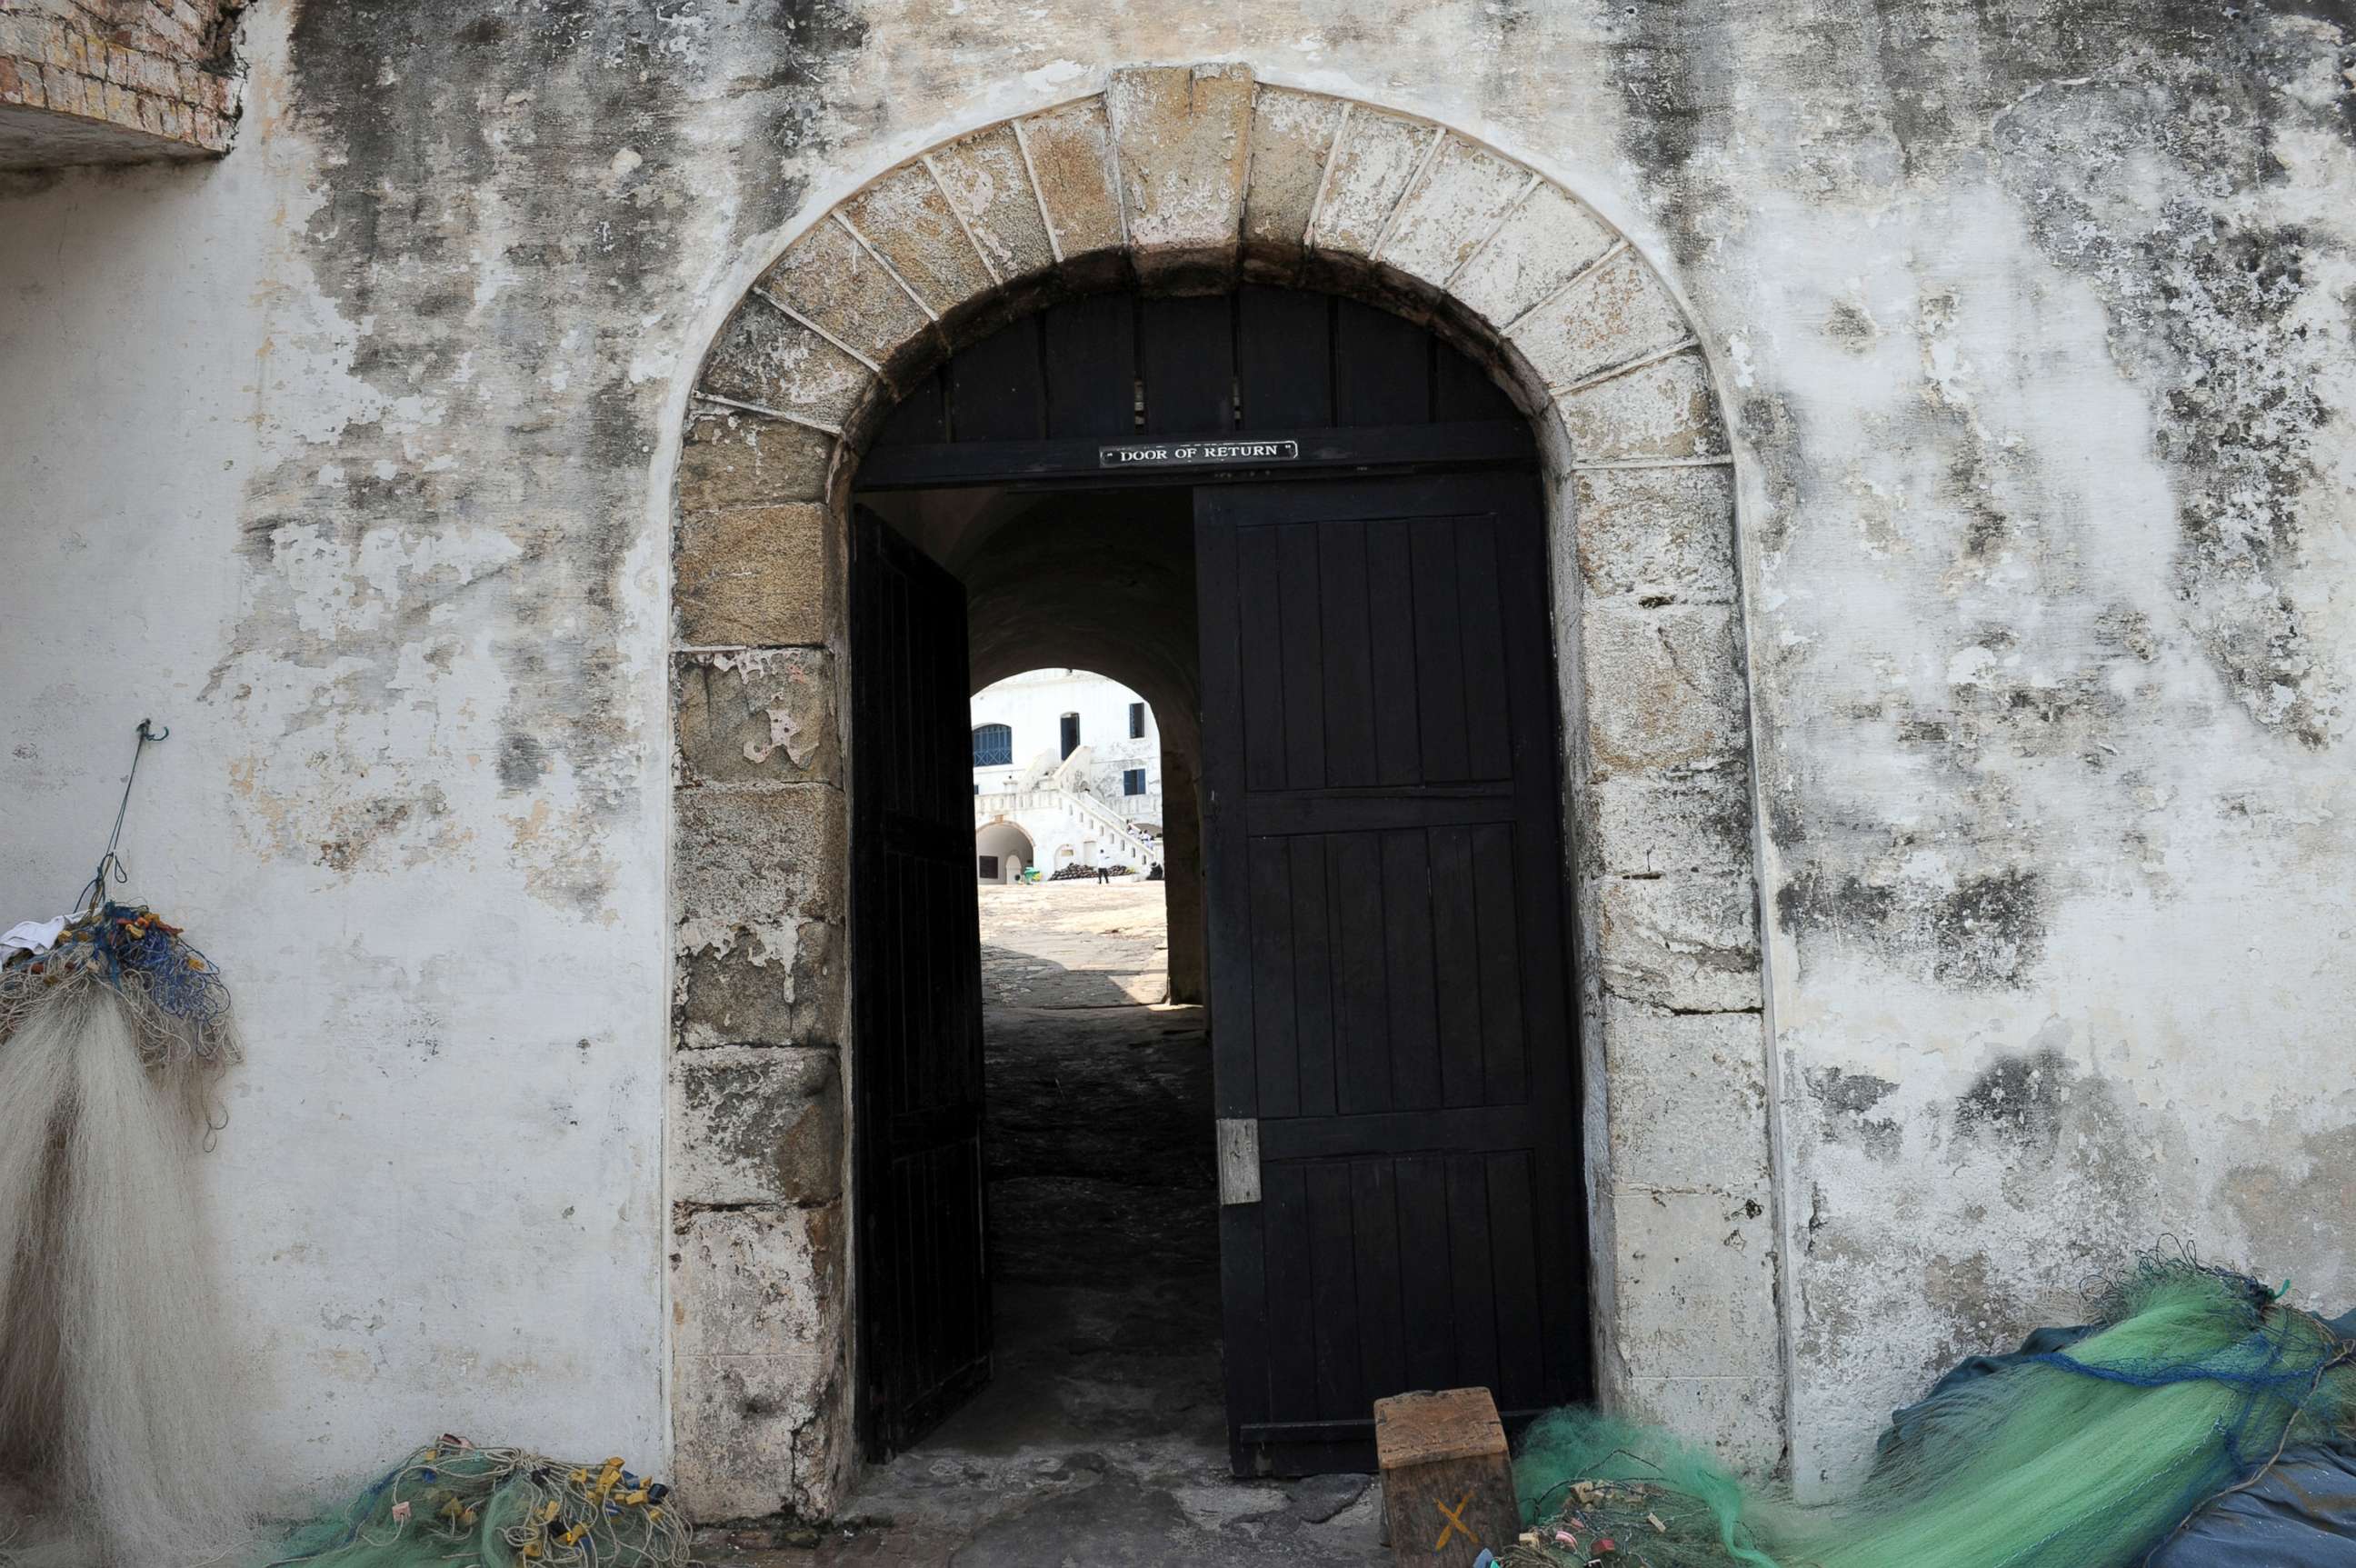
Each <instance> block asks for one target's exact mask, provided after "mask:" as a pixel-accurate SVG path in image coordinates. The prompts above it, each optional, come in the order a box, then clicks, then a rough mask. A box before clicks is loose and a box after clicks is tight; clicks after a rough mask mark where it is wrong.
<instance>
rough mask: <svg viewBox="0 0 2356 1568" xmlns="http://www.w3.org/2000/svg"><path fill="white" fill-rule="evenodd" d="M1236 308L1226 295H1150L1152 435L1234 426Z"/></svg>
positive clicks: (1146, 340) (1145, 372) (1144, 365)
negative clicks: (1161, 296) (1154, 296)
mask: <svg viewBox="0 0 2356 1568" xmlns="http://www.w3.org/2000/svg"><path fill="white" fill-rule="evenodd" d="M1233 310H1234V306H1233V303H1232V301H1231V300H1230V299H1229V297H1228V296H1227V295H1223V294H1205V295H1185V296H1182V297H1177V298H1159V299H1148V300H1146V301H1145V302H1144V303H1143V305H1142V306H1141V307H1140V321H1141V327H1142V337H1141V341H1140V343H1139V345H1138V361H1139V366H1140V373H1141V375H1142V376H1143V377H1144V378H1145V433H1146V434H1147V435H1178V434H1180V433H1181V432H1186V431H1204V430H1233V429H1234V428H1235V425H1236V420H1235V397H1236V356H1235V346H1236V338H1235V317H1234V315H1233Z"/></svg>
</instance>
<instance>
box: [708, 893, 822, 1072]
mask: <svg viewBox="0 0 2356 1568" xmlns="http://www.w3.org/2000/svg"><path fill="white" fill-rule="evenodd" d="M711 929H712V928H710V927H708V926H706V927H702V928H700V929H699V935H700V936H703V937H705V938H707V939H708V940H703V941H702V942H701V945H699V946H697V947H696V948H694V949H693V950H691V951H688V952H685V953H682V954H681V956H680V961H679V996H678V1002H677V1004H676V1006H675V1008H674V1013H675V1015H676V1017H675V1028H676V1037H677V1040H678V1044H679V1046H680V1049H682V1050H704V1049H709V1048H711V1047H715V1046H731V1045H765V1046H782V1045H827V1046H831V1045H835V1044H838V1043H840V1042H841V1041H843V1040H846V1039H848V1038H849V1037H850V1036H849V1035H848V1034H847V1033H846V1032H845V1030H844V1027H843V1020H844V1018H845V1016H846V1014H847V1009H848V1007H849V1004H850V988H849V985H848V979H849V973H848V970H847V968H846V966H845V965H844V962H843V954H844V951H845V945H844V944H845V941H846V934H845V932H844V929H843V928H842V926H841V924H839V923H835V922H831V921H830V920H827V919H800V918H792V917H785V918H776V917H772V918H768V919H766V920H765V921H763V922H762V924H761V929H754V928H753V927H751V926H736V927H733V928H729V929H724V930H722V931H720V933H719V934H718V935H717V936H711V935H710V931H711Z"/></svg>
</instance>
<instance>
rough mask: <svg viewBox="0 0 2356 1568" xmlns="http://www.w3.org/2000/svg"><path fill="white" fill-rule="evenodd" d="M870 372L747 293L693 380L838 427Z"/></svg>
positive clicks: (867, 383)
mask: <svg viewBox="0 0 2356 1568" xmlns="http://www.w3.org/2000/svg"><path fill="white" fill-rule="evenodd" d="M874 380H875V373H874V372H873V371H871V370H869V369H868V368H867V367H866V366H865V365H862V364H861V363H860V362H859V361H858V360H855V359H853V358H852V357H851V355H849V354H846V353H844V352H843V351H842V350H841V349H838V348H836V347H835V346H834V345H833V344H831V343H830V342H828V341H827V340H826V339H825V338H822V337H820V336H819V334H817V333H815V332H813V331H811V330H810V329H809V328H807V327H805V326H803V325H802V324H801V323H800V322H798V321H795V320H793V319H791V318H790V317H787V316H785V315H784V314H782V313H781V312H780V311H778V309H777V308H776V306H773V305H770V304H768V303H767V302H766V301H765V300H760V299H751V298H748V299H746V300H745V301H744V304H742V305H740V306H737V307H736V313H735V314H734V316H731V317H729V318H728V324H727V325H726V326H725V327H723V328H721V329H720V340H719V341H718V343H716V344H715V345H713V347H712V360H711V362H710V363H708V364H706V365H705V366H704V367H703V378H702V380H701V381H700V382H698V383H697V384H698V385H700V386H701V387H702V389H703V390H704V391H705V392H710V393H712V395H713V396H715V397H724V398H733V399H734V400H735V401H737V402H739V403H754V404H756V405H757V406H759V407H762V408H773V409H776V411H777V412H779V413H789V414H792V415H793V416H794V417H795V418H797V419H806V420H809V421H810V422H811V423H813V424H819V425H823V426H824V427H825V428H827V429H829V430H841V428H842V424H843V422H844V421H845V420H847V419H848V418H850V417H851V414H852V413H854V412H855V411H856V410H857V409H858V407H859V405H860V403H861V402H862V400H864V399H865V397H866V396H867V390H868V387H869V386H870V385H871V384H872V383H873V381H874Z"/></svg>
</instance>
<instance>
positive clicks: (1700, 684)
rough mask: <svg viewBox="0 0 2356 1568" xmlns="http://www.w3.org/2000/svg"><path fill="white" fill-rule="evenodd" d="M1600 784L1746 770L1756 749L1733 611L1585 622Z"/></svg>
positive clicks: (1599, 609) (1605, 610)
mask: <svg viewBox="0 0 2356 1568" xmlns="http://www.w3.org/2000/svg"><path fill="white" fill-rule="evenodd" d="M1580 645H1581V647H1582V649H1583V650H1584V652H1585V655H1586V684H1587V689H1588V691H1589V692H1590V693H1594V692H1597V691H1609V692H1611V693H1612V701H1610V702H1608V703H1599V702H1594V701H1590V702H1589V703H1588V704H1587V735H1588V746H1589V749H1590V752H1591V754H1592V756H1593V758H1594V767H1595V771H1596V776H1597V777H1598V778H1599V779H1603V778H1610V777H1612V775H1614V774H1619V773H1624V772H1633V771H1657V770H1660V769H1665V768H1697V767H1702V766H1706V765H1710V764H1722V763H1731V762H1737V761H1740V758H1741V755H1742V753H1743V751H1744V749H1745V748H1746V746H1748V744H1749V738H1750V737H1749V734H1748V730H1747V726H1746V723H1745V719H1744V702H1743V683H1742V666H1741V661H1740V656H1739V653H1738V651H1737V642H1736V626H1735V618H1734V612H1733V609H1732V607H1730V606H1724V605H1680V606H1675V607H1669V608H1665V609H1658V610H1644V609H1636V608H1621V607H1616V606H1612V605H1600V604H1590V605H1589V606H1587V607H1585V609H1584V610H1583V611H1582V612H1581V613H1580Z"/></svg>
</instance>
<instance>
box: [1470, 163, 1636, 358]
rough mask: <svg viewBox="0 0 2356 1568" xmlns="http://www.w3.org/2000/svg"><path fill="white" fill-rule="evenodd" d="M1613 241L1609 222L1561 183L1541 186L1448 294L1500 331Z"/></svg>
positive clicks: (1609, 246) (1508, 220)
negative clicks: (1588, 207) (1566, 190)
mask: <svg viewBox="0 0 2356 1568" xmlns="http://www.w3.org/2000/svg"><path fill="white" fill-rule="evenodd" d="M1618 239H1619V236H1618V235H1617V234H1615V233H1613V232H1612V227H1611V225H1609V224H1607V223H1605V222H1604V221H1603V220H1602V219H1601V218H1598V217H1597V216H1596V215H1595V214H1594V213H1592V212H1590V211H1589V210H1588V209H1587V208H1586V207H1585V206H1584V205H1583V204H1581V203H1580V202H1579V201H1576V200H1574V199H1571V198H1570V197H1569V196H1568V195H1566V194H1565V193H1564V192H1563V190H1562V189H1561V188H1560V187H1558V186H1555V185H1551V184H1547V185H1541V186H1539V187H1538V188H1537V189H1536V190H1534V191H1532V192H1531V193H1530V197H1529V199H1528V200H1526V201H1525V202H1523V203H1522V204H1521V205H1520V206H1519V207H1517V208H1515V209H1514V210H1513V212H1512V214H1511V215H1510V216H1509V217H1507V218H1506V220H1505V222H1504V224H1503V225H1501V226H1500V227H1499V228H1498V230H1497V232H1496V234H1495V236H1494V238H1492V239H1491V240H1490V241H1489V242H1488V243H1487V244H1485V245H1483V246H1482V247H1481V249H1480V251H1479V252H1477V253H1476V254H1475V255H1474V256H1473V257H1472V260H1470V261H1468V262H1466V263H1464V268H1463V270H1462V272H1460V273H1458V274H1456V283H1455V285H1454V287H1453V289H1452V291H1451V292H1453V293H1454V294H1455V295H1456V297H1457V298H1458V299H1460V300H1462V302H1463V303H1464V304H1465V305H1466V306H1470V307H1471V308H1472V310H1473V311H1474V312H1475V313H1476V314H1478V315H1479V316H1480V317H1481V318H1482V319H1483V320H1484V321H1486V322H1488V323H1489V324H1490V325H1491V326H1493V327H1495V328H1499V329H1501V330H1502V329H1503V328H1505V327H1507V326H1510V325H1511V324H1512V323H1513V322H1514V320H1515V318H1516V317H1519V316H1520V315H1521V314H1522V313H1523V312H1524V311H1526V310H1527V309H1529V308H1530V306H1534V305H1536V304H1537V303H1538V302H1539V301H1541V300H1543V299H1545V298H1546V296H1547V295H1549V294H1552V293H1553V292H1554V291H1555V290H1556V289H1558V288H1560V287H1561V286H1562V285H1564V284H1565V283H1568V282H1569V280H1570V279H1571V278H1572V277H1574V276H1576V275H1577V274H1578V273H1579V271H1580V269H1581V268H1582V267H1586V266H1589V265H1590V264H1592V263H1594V261H1595V260H1596V258H1598V257H1600V256H1601V255H1602V254H1603V252H1605V251H1608V250H1610V249H1611V248H1612V244H1613V243H1614V242H1616V241H1617V240H1618Z"/></svg>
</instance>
